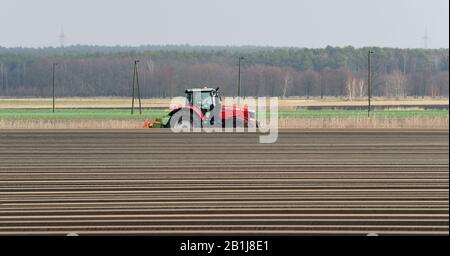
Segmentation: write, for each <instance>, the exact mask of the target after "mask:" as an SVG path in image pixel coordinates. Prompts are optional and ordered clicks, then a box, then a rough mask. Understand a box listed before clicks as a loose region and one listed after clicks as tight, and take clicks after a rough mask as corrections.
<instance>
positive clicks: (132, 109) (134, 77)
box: [131, 60, 142, 115]
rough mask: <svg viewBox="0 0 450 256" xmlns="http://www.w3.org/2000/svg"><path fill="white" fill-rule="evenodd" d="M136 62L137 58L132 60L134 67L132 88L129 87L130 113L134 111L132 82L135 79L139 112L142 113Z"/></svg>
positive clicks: (137, 61)
mask: <svg viewBox="0 0 450 256" xmlns="http://www.w3.org/2000/svg"><path fill="white" fill-rule="evenodd" d="M138 63H139V60H135V61H134V67H133V84H132V89H131V97H132V99H131V114H133V111H134V95H135V93H134V82H135V81H136V84H137V93H138V100H139V114H140V115H141V114H142V109H141V91H140V88H139V73H138Z"/></svg>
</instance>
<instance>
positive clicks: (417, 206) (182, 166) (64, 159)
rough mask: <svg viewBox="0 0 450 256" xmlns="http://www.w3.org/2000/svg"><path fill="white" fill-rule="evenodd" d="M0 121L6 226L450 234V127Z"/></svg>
mask: <svg viewBox="0 0 450 256" xmlns="http://www.w3.org/2000/svg"><path fill="white" fill-rule="evenodd" d="M259 135H260V134H256V133H234V134H230V133H208V134H206V133H189V134H188V133H183V134H174V133H172V132H171V131H170V130H164V129H149V130H144V129H136V130H0V234H2V235H6V234H62V235H65V234H68V233H71V232H74V233H77V234H79V235H84V234H325V235H326V234H357V235H367V234H368V233H377V234H379V235H392V234H394V235H396V234H442V235H448V234H449V219H448V218H449V208H448V207H449V202H448V199H449V183H448V178H449V169H448V168H449V158H448V157H449V142H448V139H449V136H448V130H386V129H384V130H281V131H280V134H279V138H278V142H277V143H275V144H259V143H258V137H259Z"/></svg>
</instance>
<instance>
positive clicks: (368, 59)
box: [367, 50, 373, 117]
mask: <svg viewBox="0 0 450 256" xmlns="http://www.w3.org/2000/svg"><path fill="white" fill-rule="evenodd" d="M371 54H373V51H371V50H369V52H368V54H367V62H368V65H367V66H368V75H367V76H368V77H367V89H368V96H369V106H368V108H367V117H370V97H371V88H370V86H371V83H372V70H371V69H372V68H371V60H370V55H371Z"/></svg>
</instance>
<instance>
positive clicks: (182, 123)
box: [168, 111, 201, 130]
mask: <svg viewBox="0 0 450 256" xmlns="http://www.w3.org/2000/svg"><path fill="white" fill-rule="evenodd" d="M168 124H169V128H175V129H182V130H190V129H192V128H200V127H201V121H200V117H198V115H197V114H196V113H192V116H191V113H190V112H188V111H178V112H176V113H175V114H173V115H172V116H171V117H170V120H169V122H168Z"/></svg>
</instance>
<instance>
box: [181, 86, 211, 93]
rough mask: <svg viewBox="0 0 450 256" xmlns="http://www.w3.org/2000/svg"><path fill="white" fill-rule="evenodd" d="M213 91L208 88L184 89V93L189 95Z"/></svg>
mask: <svg viewBox="0 0 450 256" xmlns="http://www.w3.org/2000/svg"><path fill="white" fill-rule="evenodd" d="M215 90H216V89H213V88H208V87H203V88H191V89H186V91H185V93H191V92H212V91H215Z"/></svg>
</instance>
